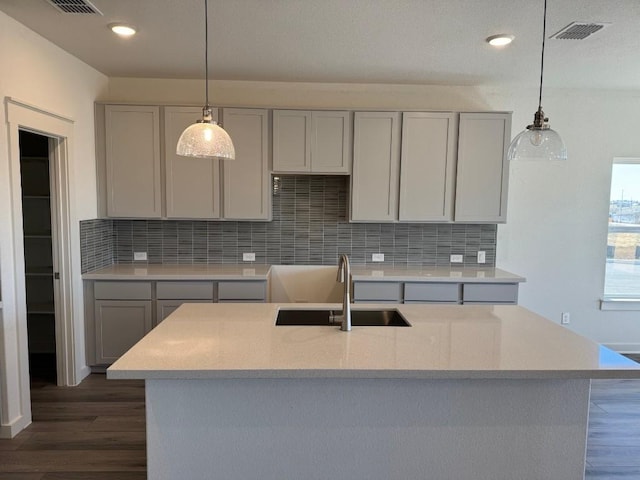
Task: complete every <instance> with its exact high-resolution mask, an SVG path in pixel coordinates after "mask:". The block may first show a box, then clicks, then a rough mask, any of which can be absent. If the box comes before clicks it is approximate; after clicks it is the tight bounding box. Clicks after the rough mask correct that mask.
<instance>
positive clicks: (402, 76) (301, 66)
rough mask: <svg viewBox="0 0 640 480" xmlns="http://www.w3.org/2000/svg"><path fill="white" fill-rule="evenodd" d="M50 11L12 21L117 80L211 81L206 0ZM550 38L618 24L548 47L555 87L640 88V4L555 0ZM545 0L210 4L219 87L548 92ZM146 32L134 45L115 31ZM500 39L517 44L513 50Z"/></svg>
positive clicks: (138, 0) (226, 0)
mask: <svg viewBox="0 0 640 480" xmlns="http://www.w3.org/2000/svg"><path fill="white" fill-rule="evenodd" d="M91 1H92V3H93V4H94V5H95V6H96V7H97V8H98V9H99V10H100V11H101V12H102V13H103V14H104V15H103V16H95V15H73V14H62V13H60V12H59V11H58V10H56V9H55V8H54V7H52V6H51V5H50V4H49V3H48V2H47V1H46V0H0V10H1V11H3V12H5V13H6V14H8V15H9V16H11V17H13V18H15V19H16V20H18V21H19V22H21V23H23V24H24V25H26V26H27V27H29V28H31V29H32V30H34V31H36V32H37V33H39V34H41V35H42V36H43V37H45V38H47V39H49V40H50V41H52V42H53V43H55V44H57V45H59V46H60V47H62V48H63V49H65V50H67V51H68V52H70V53H71V54H73V55H75V56H76V57H78V58H80V59H81V60H83V61H85V62H86V63H88V64H89V65H92V66H93V67H95V68H96V69H98V70H99V71H101V72H103V73H105V74H106V75H108V76H112V77H157V78H203V77H204V72H203V69H204V59H203V57H204V3H203V0H91ZM548 1H549V6H548V17H547V18H548V20H547V36H550V35H552V34H554V33H556V32H557V31H558V30H560V29H561V28H563V27H565V26H566V25H568V24H569V23H571V22H573V21H581V22H609V23H611V26H609V27H607V28H605V29H603V30H601V31H600V32H599V33H597V34H595V35H594V36H592V37H590V38H587V39H586V40H582V41H577V40H554V39H551V40H548V41H547V49H546V58H545V85H546V86H555V87H571V88H575V87H587V88H589V87H594V88H628V89H639V88H640V48H639V47H640V42H639V41H638V33H639V32H640V1H638V0H548ZM542 10H543V0H210V3H209V15H210V45H211V48H210V50H211V51H210V58H211V65H210V76H211V77H212V78H215V79H225V80H256V81H261V80H263V81H299V82H340V83H342V82H344V83H352V82H357V83H400V84H456V85H486V84H505V83H506V84H514V83H518V84H528V85H537V83H538V81H539V68H540V67H539V62H540V42H541V37H542ZM114 21H124V22H129V23H132V24H135V25H136V26H137V27H138V29H139V33H138V34H137V35H136V36H135V37H133V38H131V39H127V40H125V39H121V38H118V37H116V36H115V35H113V34H112V33H111V32H110V30H108V29H107V27H106V25H107V24H108V23H111V22H114ZM496 33H510V34H513V35H515V36H516V38H515V41H514V42H513V43H512V44H511V45H510V46H508V47H506V48H503V49H501V50H497V49H494V48H492V47H490V46H489V45H488V44H486V43H485V41H484V40H485V38H486V37H488V36H489V35H493V34H496Z"/></svg>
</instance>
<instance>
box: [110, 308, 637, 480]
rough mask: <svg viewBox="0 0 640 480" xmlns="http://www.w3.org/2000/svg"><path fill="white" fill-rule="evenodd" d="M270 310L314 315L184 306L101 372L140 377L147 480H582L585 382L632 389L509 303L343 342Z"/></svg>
mask: <svg viewBox="0 0 640 480" xmlns="http://www.w3.org/2000/svg"><path fill="white" fill-rule="evenodd" d="M280 307H290V308H293V307H297V308H305V309H309V308H326V307H327V305H325V304H322V305H320V304H319V305H304V306H301V305H295V306H293V305H277V304H185V305H183V306H182V307H180V308H179V309H178V310H177V311H176V312H174V313H173V314H172V315H171V316H169V317H168V318H167V319H166V320H165V321H164V322H162V323H161V324H160V325H159V326H158V327H156V328H155V329H154V330H153V331H151V332H150V333H149V334H148V335H147V336H146V337H144V338H143V339H142V340H141V341H140V342H139V343H138V344H136V345H135V346H134V347H133V348H132V349H131V350H130V351H129V352H127V353H126V354H125V355H124V356H122V357H121V358H120V359H119V360H118V361H117V362H116V363H115V364H114V365H113V366H112V367H111V368H110V369H109V370H108V372H107V373H108V377H109V378H120V379H126V378H135V379H145V383H146V394H147V395H146V402H147V437H148V447H147V448H148V471H149V479H152V480H155V479H173V478H190V479H205V478H206V479H210V478H221V479H225V480H227V479H229V480H231V479H250V478H260V479H273V480H275V479H302V478H304V479H327V478H335V479H347V478H349V479H351V478H366V479H419V478H424V479H427V478H428V479H432V478H433V479H456V480H465V479H474V480H478V479H487V480H489V479H491V480H496V479H509V480H511V479H516V478H517V479H522V480H527V479H554V480H555V479H560V478H561V479H563V480H564V479H581V478H583V476H584V457H585V444H586V429H587V420H588V408H589V390H590V379H592V378H640V365H638V364H635V363H634V362H631V361H629V360H627V359H625V358H624V357H621V356H619V355H617V354H615V353H613V352H611V351H608V350H606V349H605V348H604V347H601V346H599V345H597V344H595V343H593V342H591V341H589V340H587V339H585V338H583V337H580V336H578V335H576V334H574V333H572V332H571V331H569V330H567V329H565V328H563V327H561V326H559V325H556V324H553V323H552V322H550V321H548V320H545V319H543V318H541V317H539V316H537V315H535V314H533V313H532V312H530V311H528V310H526V309H524V308H521V307H518V306H448V305H445V306H437V305H397V306H394V308H396V307H397V309H398V310H399V311H400V312H401V313H402V314H403V315H404V316H405V318H406V319H407V320H408V321H409V322H410V323H411V327H355V326H354V327H353V330H352V331H351V332H348V333H347V332H342V331H340V330H339V328H338V327H334V326H275V317H276V314H277V310H278V308H280ZM332 307H334V308H335V309H339V305H332ZM378 307H381V306H374V305H361V306H358V307H357V308H358V309H368V308H378ZM385 307H389V305H386V306H385ZM355 308H356V307H354V309H355Z"/></svg>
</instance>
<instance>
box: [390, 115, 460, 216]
mask: <svg viewBox="0 0 640 480" xmlns="http://www.w3.org/2000/svg"><path fill="white" fill-rule="evenodd" d="M455 123H456V122H455V114H454V113H418V112H416V113H406V112H405V113H403V114H402V156H401V159H400V165H401V168H400V206H399V219H400V220H401V221H407V222H446V221H451V220H452V219H453V218H452V212H453V200H454V183H455V169H454V163H455V156H454V150H455V130H456V128H455Z"/></svg>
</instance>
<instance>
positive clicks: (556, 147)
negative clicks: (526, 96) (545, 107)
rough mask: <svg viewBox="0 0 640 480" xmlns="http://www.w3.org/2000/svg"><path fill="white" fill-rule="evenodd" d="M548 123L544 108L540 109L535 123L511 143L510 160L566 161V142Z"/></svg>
mask: <svg viewBox="0 0 640 480" xmlns="http://www.w3.org/2000/svg"><path fill="white" fill-rule="evenodd" d="M548 121H549V119H548V118H545V116H544V112H543V111H542V107H540V108H538V111H537V112H536V114H535V117H534V120H533V123H532V124H531V125H528V126H527V128H526V129H525V130H524V131H523V132H521V133H519V134H518V136H516V137H515V138H514V139H513V141H512V142H511V145H510V146H509V153H508V158H509V160H566V159H567V149H566V147H565V146H564V142H563V141H562V138H560V135H558V133H557V132H556V131H555V130H552V129H551V127H550V126H549V124H548V123H547V122H548Z"/></svg>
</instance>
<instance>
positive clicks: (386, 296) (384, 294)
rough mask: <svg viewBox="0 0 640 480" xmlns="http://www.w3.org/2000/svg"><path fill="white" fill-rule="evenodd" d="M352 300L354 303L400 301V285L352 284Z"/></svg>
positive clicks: (394, 283)
mask: <svg viewBox="0 0 640 480" xmlns="http://www.w3.org/2000/svg"><path fill="white" fill-rule="evenodd" d="M353 298H354V300H356V301H359V302H362V301H367V300H369V301H372V302H377V301H385V300H389V301H393V302H401V301H402V284H401V283H399V282H354V284H353Z"/></svg>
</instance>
